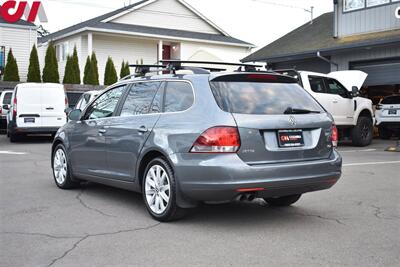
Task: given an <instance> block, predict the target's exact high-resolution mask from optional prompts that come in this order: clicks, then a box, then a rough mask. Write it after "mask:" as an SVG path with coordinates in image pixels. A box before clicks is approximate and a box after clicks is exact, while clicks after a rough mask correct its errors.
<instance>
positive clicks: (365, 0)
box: [343, 0, 400, 12]
mask: <svg viewBox="0 0 400 267" xmlns="http://www.w3.org/2000/svg"><path fill="white" fill-rule="evenodd" d="M399 1H400V0H343V12H348V11H353V10H359V9H364V8H370V7H376V6H381V5H386V4H390V3H394V2H399Z"/></svg>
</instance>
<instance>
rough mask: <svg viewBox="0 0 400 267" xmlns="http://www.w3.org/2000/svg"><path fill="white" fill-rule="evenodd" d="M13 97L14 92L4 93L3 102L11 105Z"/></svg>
mask: <svg viewBox="0 0 400 267" xmlns="http://www.w3.org/2000/svg"><path fill="white" fill-rule="evenodd" d="M11 97H12V93H6V94H5V95H4V99H3V104H4V105H10V104H11Z"/></svg>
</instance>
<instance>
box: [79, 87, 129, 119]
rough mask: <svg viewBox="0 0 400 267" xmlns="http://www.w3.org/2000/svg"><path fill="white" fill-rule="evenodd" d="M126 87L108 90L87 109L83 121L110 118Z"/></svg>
mask: <svg viewBox="0 0 400 267" xmlns="http://www.w3.org/2000/svg"><path fill="white" fill-rule="evenodd" d="M125 89H126V85H123V86H119V87H116V88H113V89H111V90H108V91H107V92H105V93H104V94H103V95H101V96H100V97H99V98H98V99H96V101H94V102H93V103H92V105H90V107H88V109H87V111H86V114H85V120H93V119H101V118H107V117H112V116H113V113H114V111H115V108H116V107H117V104H118V101H119V99H120V98H121V96H122V95H123V93H124V92H125Z"/></svg>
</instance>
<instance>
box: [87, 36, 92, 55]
mask: <svg viewBox="0 0 400 267" xmlns="http://www.w3.org/2000/svg"><path fill="white" fill-rule="evenodd" d="M87 40H88V44H87V47H88V56H90V55H91V54H92V52H93V34H92V33H91V32H90V33H88V38H87Z"/></svg>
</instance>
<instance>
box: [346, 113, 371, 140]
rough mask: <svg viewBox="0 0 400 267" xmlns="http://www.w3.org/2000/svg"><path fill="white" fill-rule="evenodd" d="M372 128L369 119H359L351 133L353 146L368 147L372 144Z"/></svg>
mask: <svg viewBox="0 0 400 267" xmlns="http://www.w3.org/2000/svg"><path fill="white" fill-rule="evenodd" d="M373 132H374V128H373V125H372V120H371V118H368V117H359V118H358V121H357V125H356V126H355V127H354V128H353V129H352V131H351V138H352V141H353V145H354V146H361V147H362V146H368V145H370V144H371V142H372V138H373Z"/></svg>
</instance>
